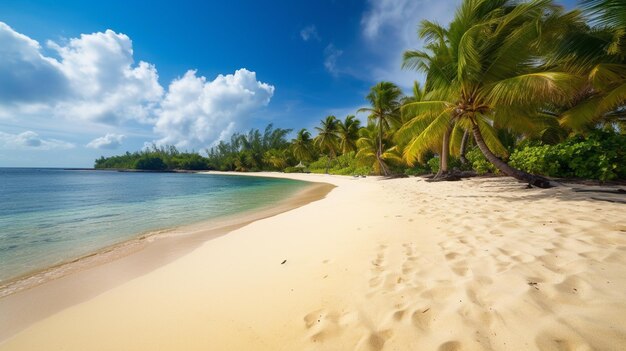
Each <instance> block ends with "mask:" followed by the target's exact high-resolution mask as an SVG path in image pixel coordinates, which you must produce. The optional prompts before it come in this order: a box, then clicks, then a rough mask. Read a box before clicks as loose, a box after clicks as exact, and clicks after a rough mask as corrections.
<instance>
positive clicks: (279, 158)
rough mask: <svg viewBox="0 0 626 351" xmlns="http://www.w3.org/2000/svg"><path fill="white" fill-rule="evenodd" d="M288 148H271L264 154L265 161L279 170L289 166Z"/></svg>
mask: <svg viewBox="0 0 626 351" xmlns="http://www.w3.org/2000/svg"><path fill="white" fill-rule="evenodd" d="M287 152H288V151H287V149H280V150H279V149H270V150H267V151H265V153H264V154H263V162H265V164H268V165H270V166H272V167H274V168H276V169H278V170H281V169H283V168H285V167H287V158H288V157H287Z"/></svg>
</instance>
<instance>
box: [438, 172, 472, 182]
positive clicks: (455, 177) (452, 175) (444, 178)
mask: <svg viewBox="0 0 626 351" xmlns="http://www.w3.org/2000/svg"><path fill="white" fill-rule="evenodd" d="M477 176H478V173H476V172H474V171H452V172H449V173H446V174H443V175H441V176H440V177H431V178H430V179H427V180H426V181H427V182H454V181H459V180H461V179H463V178H472V177H477Z"/></svg>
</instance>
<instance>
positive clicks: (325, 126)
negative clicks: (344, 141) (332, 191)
mask: <svg viewBox="0 0 626 351" xmlns="http://www.w3.org/2000/svg"><path fill="white" fill-rule="evenodd" d="M320 123H321V125H320V127H315V129H316V130H317V132H318V134H317V136H316V137H315V138H314V139H313V141H314V144H315V145H316V146H317V147H318V148H319V149H320V151H322V152H326V155H327V156H328V161H327V163H326V173H328V170H329V169H330V161H331V160H332V159H333V158H335V157H336V156H337V148H338V141H339V136H338V129H339V120H337V117H335V116H327V117H326V119H323V120H321V121H320Z"/></svg>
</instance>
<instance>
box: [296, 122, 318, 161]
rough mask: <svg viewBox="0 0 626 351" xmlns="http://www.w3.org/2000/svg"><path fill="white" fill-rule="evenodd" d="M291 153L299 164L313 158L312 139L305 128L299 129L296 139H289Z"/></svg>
mask: <svg viewBox="0 0 626 351" xmlns="http://www.w3.org/2000/svg"><path fill="white" fill-rule="evenodd" d="M291 153H292V154H293V156H294V157H295V158H296V159H297V160H298V161H300V162H301V161H310V160H311V159H312V158H313V139H311V133H309V131H308V130H306V129H305V128H303V129H300V131H298V134H297V135H296V137H295V138H294V139H291Z"/></svg>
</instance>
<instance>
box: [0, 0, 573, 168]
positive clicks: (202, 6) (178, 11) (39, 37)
mask: <svg viewBox="0 0 626 351" xmlns="http://www.w3.org/2000/svg"><path fill="white" fill-rule="evenodd" d="M460 2H461V0H439V1H430V0H361V1H357V0H303V1H293V0H267V1H258V0H230V1H214V0H211V1H186V0H179V1H175V2H174V1H162V0H153V1H115V0H109V1H79V0H47V1H43V0H42V1H29V0H3V1H2V2H0V167H92V166H93V164H94V160H95V159H96V158H98V157H100V156H105V157H106V156H111V155H116V154H121V153H124V152H126V151H131V152H132V151H137V150H140V149H142V148H144V147H145V146H146V145H151V144H156V145H175V146H177V147H178V148H179V149H181V150H188V151H197V152H201V153H202V152H203V150H205V149H206V148H207V147H211V146H212V145H214V144H215V143H216V142H218V141H219V140H221V139H228V138H229V137H230V135H231V134H232V133H234V132H242V131H247V130H249V129H250V128H264V127H265V126H266V125H267V124H268V123H273V124H274V125H275V126H276V127H281V128H291V129H294V130H298V129H300V128H308V129H309V130H312V129H313V128H314V127H315V126H316V125H318V123H319V121H320V120H321V119H323V118H324V117H325V116H327V115H335V116H337V117H338V118H341V119H343V118H345V116H347V115H349V114H355V113H356V110H357V109H358V108H360V107H364V106H366V105H367V102H366V101H365V96H366V95H367V93H368V90H369V88H370V87H371V86H372V85H374V84H375V83H376V82H378V81H381V80H386V81H392V82H394V83H396V84H398V85H399V86H400V87H401V88H402V89H403V90H404V91H405V92H406V93H407V94H410V93H411V86H412V84H413V81H415V80H422V76H421V75H420V74H418V73H417V72H414V71H406V70H402V69H401V68H400V65H401V57H402V52H403V51H405V50H408V49H419V48H421V41H420V40H419V39H418V37H417V34H416V29H417V25H418V23H419V22H420V21H421V20H422V19H428V20H431V21H436V22H439V23H441V24H446V23H448V22H449V21H450V20H451V18H452V16H453V14H454V9H455V8H456V7H457V6H458V4H459V3H460ZM573 2H574V0H568V1H565V2H562V3H563V4H564V5H566V7H572V6H573ZM357 117H360V118H361V119H363V120H364V119H365V118H366V116H361V115H357Z"/></svg>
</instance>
